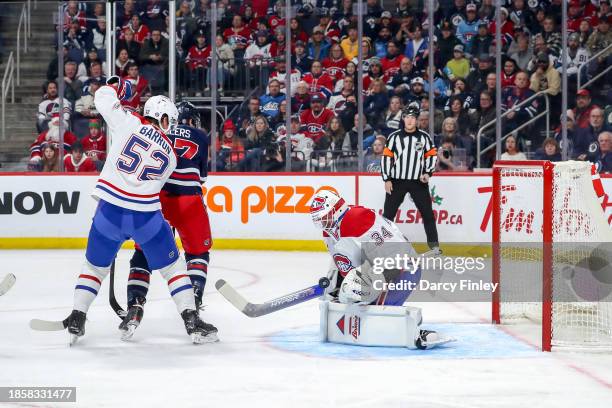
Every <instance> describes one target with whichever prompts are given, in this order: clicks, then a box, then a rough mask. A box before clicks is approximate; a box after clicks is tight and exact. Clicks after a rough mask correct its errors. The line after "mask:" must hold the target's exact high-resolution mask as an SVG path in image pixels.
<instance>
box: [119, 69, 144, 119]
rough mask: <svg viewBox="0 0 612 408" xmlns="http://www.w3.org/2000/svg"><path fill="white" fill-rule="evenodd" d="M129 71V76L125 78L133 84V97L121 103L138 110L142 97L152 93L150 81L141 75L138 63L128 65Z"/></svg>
mask: <svg viewBox="0 0 612 408" xmlns="http://www.w3.org/2000/svg"><path fill="white" fill-rule="evenodd" d="M127 72H128V74H127V76H126V77H124V78H123V79H125V80H127V81H130V83H131V84H132V97H131V98H130V99H128V100H125V101H121V104H122V105H123V106H129V107H131V108H133V109H135V110H137V109H138V107H139V106H140V102H141V98H142V97H143V96H145V95H146V94H149V93H150V87H149V81H147V79H146V78H145V77H143V76H142V75H140V70H139V68H138V65H136V64H134V63H132V64H129V65H128V67H127Z"/></svg>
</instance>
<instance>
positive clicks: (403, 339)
mask: <svg viewBox="0 0 612 408" xmlns="http://www.w3.org/2000/svg"><path fill="white" fill-rule="evenodd" d="M319 309H320V312H321V323H320V339H321V341H328V342H330V343H343V344H352V345H360V346H386V347H408V348H411V349H414V348H416V340H417V339H418V337H419V335H420V329H419V326H420V324H421V322H422V320H423V319H422V317H421V309H420V308H418V307H412V306H376V305H347V304H342V303H337V302H330V301H328V300H321V301H320V302H319Z"/></svg>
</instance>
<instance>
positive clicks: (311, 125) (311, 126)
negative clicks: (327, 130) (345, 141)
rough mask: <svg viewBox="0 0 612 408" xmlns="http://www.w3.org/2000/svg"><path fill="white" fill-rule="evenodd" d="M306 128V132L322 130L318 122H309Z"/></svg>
mask: <svg viewBox="0 0 612 408" xmlns="http://www.w3.org/2000/svg"><path fill="white" fill-rule="evenodd" d="M306 129H308V132H310V133H319V132H323V126H321V125H319V124H318V123H309V124H308V126H307V127H306Z"/></svg>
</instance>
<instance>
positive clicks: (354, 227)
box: [340, 206, 376, 238]
mask: <svg viewBox="0 0 612 408" xmlns="http://www.w3.org/2000/svg"><path fill="white" fill-rule="evenodd" d="M375 221H376V213H375V212H374V210H371V209H370V208H365V207H361V206H353V207H349V209H348V210H347V211H346V213H345V214H344V217H343V218H342V221H341V222H340V236H341V237H342V238H349V237H355V238H356V237H360V236H362V235H363V234H365V233H366V232H367V231H368V230H369V229H370V228H372V226H373V225H374V222H375Z"/></svg>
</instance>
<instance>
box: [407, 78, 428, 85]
mask: <svg viewBox="0 0 612 408" xmlns="http://www.w3.org/2000/svg"><path fill="white" fill-rule="evenodd" d="M415 84H421V85H425V81H423V78H421V77H415V78H412V81H410V85H415Z"/></svg>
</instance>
